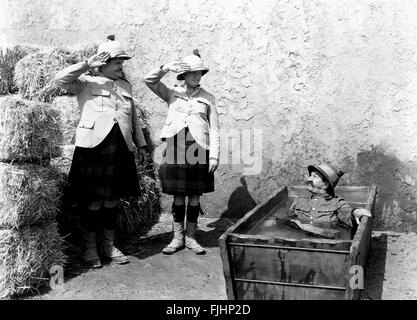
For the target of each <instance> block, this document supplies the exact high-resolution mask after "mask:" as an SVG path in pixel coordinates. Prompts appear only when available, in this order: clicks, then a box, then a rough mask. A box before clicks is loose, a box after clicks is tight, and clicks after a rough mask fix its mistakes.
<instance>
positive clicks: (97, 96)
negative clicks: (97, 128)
mask: <svg viewBox="0 0 417 320" xmlns="http://www.w3.org/2000/svg"><path fill="white" fill-rule="evenodd" d="M90 94H91V96H92V100H93V102H94V103H95V105H96V107H97V108H96V110H97V111H104V105H105V104H106V102H109V100H110V91H108V90H106V89H103V88H91V90H90Z"/></svg>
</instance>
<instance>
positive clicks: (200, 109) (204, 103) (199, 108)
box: [194, 98, 210, 115]
mask: <svg viewBox="0 0 417 320" xmlns="http://www.w3.org/2000/svg"><path fill="white" fill-rule="evenodd" d="M196 101H197V103H196V104H195V106H194V108H195V112H196V113H201V114H204V115H207V111H208V110H209V109H210V102H209V101H208V100H206V99H203V98H197V99H196Z"/></svg>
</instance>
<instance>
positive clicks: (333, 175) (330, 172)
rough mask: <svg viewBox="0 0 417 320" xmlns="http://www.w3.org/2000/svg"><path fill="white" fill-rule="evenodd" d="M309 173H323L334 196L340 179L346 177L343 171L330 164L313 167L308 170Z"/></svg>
mask: <svg viewBox="0 0 417 320" xmlns="http://www.w3.org/2000/svg"><path fill="white" fill-rule="evenodd" d="M307 170H308V173H309V174H311V171H313V170H316V171H318V172H320V173H321V175H322V176H323V178H324V179H326V181H327V182H328V183H329V185H330V189H329V190H328V191H329V192H330V193H333V194H334V188H336V185H337V183H338V182H339V178H340V177H341V176H343V175H344V172H343V171H340V170H337V169H336V168H335V167H333V166H331V165H329V164H320V165H317V166H315V165H311V166H308V168H307Z"/></svg>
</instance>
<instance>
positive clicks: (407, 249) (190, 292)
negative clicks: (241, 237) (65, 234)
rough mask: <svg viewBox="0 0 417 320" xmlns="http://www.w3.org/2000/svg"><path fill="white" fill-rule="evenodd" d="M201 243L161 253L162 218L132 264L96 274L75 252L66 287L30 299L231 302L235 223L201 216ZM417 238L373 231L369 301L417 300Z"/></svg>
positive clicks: (166, 227)
mask: <svg viewBox="0 0 417 320" xmlns="http://www.w3.org/2000/svg"><path fill="white" fill-rule="evenodd" d="M199 221H200V222H199V224H200V225H199V228H200V230H199V233H198V236H199V239H201V241H200V242H201V243H202V244H203V245H204V246H205V247H206V248H207V254H206V255H203V256H198V255H195V254H194V253H192V252H191V251H189V250H188V249H184V250H182V251H180V252H178V253H176V254H174V255H171V256H166V255H163V254H162V253H161V249H162V248H163V247H164V246H165V245H166V244H167V243H169V241H170V239H171V235H172V234H171V224H170V217H169V216H164V215H163V216H161V219H160V222H159V223H158V224H156V225H155V226H154V227H153V228H152V229H151V230H150V231H149V232H148V233H147V234H146V235H145V236H142V237H140V238H138V239H132V240H131V241H129V242H128V243H124V244H123V250H124V251H125V252H126V253H127V254H128V255H129V259H130V263H129V264H127V265H122V266H118V265H113V264H105V265H104V266H103V268H101V269H97V270H92V269H87V268H85V266H83V265H82V263H81V261H80V260H79V259H78V258H76V256H77V254H79V252H73V255H74V257H73V259H72V262H71V263H69V265H68V266H66V268H65V282H64V285H63V287H62V288H60V289H54V290H53V289H48V290H44V291H43V292H40V293H39V294H35V295H33V296H31V297H26V298H25V299H33V300H52V299H53V300H61V299H70V300H79V299H104V300H107V299H115V300H128V299H142V300H165V299H180V300H189V299H196V300H200V299H201V300H213V299H216V300H223V299H227V295H226V290H225V283H224V278H223V269H222V261H221V257H220V251H219V247H218V244H217V239H218V238H219V237H220V235H221V234H222V233H223V232H224V231H225V230H226V229H227V228H228V227H229V226H230V225H231V224H232V223H233V222H232V221H230V220H227V219H221V220H218V219H213V218H200V220H199ZM416 243H417V235H416V234H415V233H408V234H406V233H394V232H382V231H375V232H373V241H372V249H371V253H370V256H369V260H368V267H367V269H366V271H365V289H364V291H363V299H373V300H374V299H376V300H379V299H382V300H392V299H401V300H411V299H417V252H416Z"/></svg>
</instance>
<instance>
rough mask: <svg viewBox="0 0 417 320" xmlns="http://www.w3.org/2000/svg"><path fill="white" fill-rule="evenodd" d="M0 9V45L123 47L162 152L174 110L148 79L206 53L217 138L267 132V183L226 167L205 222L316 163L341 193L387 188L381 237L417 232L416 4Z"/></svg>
mask: <svg viewBox="0 0 417 320" xmlns="http://www.w3.org/2000/svg"><path fill="white" fill-rule="evenodd" d="M0 8H1V9H0V10H1V11H0V46H1V45H3V46H4V45H14V44H26V45H34V46H73V45H77V44H82V43H87V42H91V41H101V39H104V38H105V36H106V35H108V34H116V37H117V39H118V40H120V41H121V42H123V43H124V44H125V45H126V49H127V51H129V52H130V53H131V54H132V55H133V56H134V58H133V59H132V60H130V61H129V62H127V63H126V70H127V73H128V75H129V78H130V80H131V81H132V82H133V84H134V89H135V93H136V96H137V97H138V100H139V101H140V103H141V105H143V106H146V107H147V108H148V109H150V110H151V111H152V114H153V116H152V119H151V124H152V127H153V130H154V135H155V141H157V135H158V131H159V130H160V129H161V126H162V124H163V120H164V117H165V115H166V107H165V105H164V103H163V102H162V101H161V100H159V98H157V97H156V96H154V95H153V94H152V93H151V92H150V91H149V90H148V89H147V88H146V87H145V86H144V85H143V83H142V82H141V78H142V76H143V75H144V74H145V73H146V72H147V71H149V70H150V69H151V68H153V67H155V66H159V65H161V64H163V63H164V62H167V61H169V60H171V59H176V58H178V57H181V56H184V55H186V54H187V55H188V54H190V53H191V51H192V49H194V48H199V50H200V53H201V54H202V57H203V59H204V60H205V62H206V64H207V65H208V66H209V68H210V72H209V73H208V74H207V75H206V76H204V78H203V82H202V83H203V85H204V86H205V87H206V88H207V89H208V90H209V91H211V92H212V93H213V94H214V95H215V96H216V97H217V103H218V110H219V112H220V114H221V116H220V122H221V126H222V128H223V129H224V130H227V129H231V128H233V129H239V130H251V131H252V132H255V129H257V130H262V147H263V148H262V171H261V172H259V174H256V175H247V176H244V173H245V172H246V173H247V171H243V169H244V164H243V160H242V161H241V162H240V165H231V164H222V165H221V166H220V168H219V170H218V172H217V173H216V186H217V189H216V192H214V193H213V194H210V195H207V196H206V197H205V199H204V200H203V207H204V209H205V211H207V213H208V214H209V215H212V216H221V215H223V216H239V215H241V214H242V213H244V212H245V210H247V209H248V208H250V207H251V206H253V204H254V203H255V202H258V201H261V200H262V199H264V198H265V197H266V196H267V195H268V194H270V193H271V192H272V191H273V190H276V189H277V188H278V187H280V186H282V185H285V184H291V183H302V182H303V179H304V177H305V173H306V170H305V167H306V166H307V165H308V164H310V163H317V162H321V161H329V162H331V163H333V164H334V165H335V166H338V167H339V168H340V169H342V170H344V171H345V172H346V174H345V176H344V177H343V178H342V179H341V182H340V183H341V184H351V185H355V184H356V185H367V184H370V183H377V184H378V186H379V191H380V192H379V196H378V215H377V219H376V227H377V228H378V227H380V228H389V229H397V230H411V229H414V230H415V227H416V226H417V199H416V197H417V187H416V183H417V138H416V137H417V107H416V105H417V72H416V71H417V58H416V52H417V20H416V19H415V17H416V15H417V2H416V1H412V0H397V1H392V0H361V1H359V0H339V1H332V0H311V1H302V0H291V1H289V0H288V1H286V0H278V1H277V0H262V1H259V0H256V1H249V0H242V1H237V0H233V1H221V0H211V1H207V0H193V1H185V0H175V1H174V0H164V1H156V0H150V1H133V0H123V1H122V0H112V1H110V0H101V1H91V0H87V1H58V0H49V1H40V0H32V1H28V0H16V1H12V0H8V1H7V0H0ZM166 82H167V83H171V84H174V82H175V81H174V76H171V75H169V76H167V77H166ZM226 134H227V133H226ZM223 137H225V135H223ZM226 140H227V139H222V144H223V145H222V150H223V151H224V150H227V148H226V144H225V143H226ZM246 140H247V139H246ZM229 151H230V150H229ZM222 157H223V158H222V159H223V160H224V159H226V153H224V152H223V154H222ZM249 160H250V159H246V161H249ZM223 162H224V161H223ZM243 176H244V177H243ZM163 201H164V206H165V208H168V207H169V198H168V197H164V198H163Z"/></svg>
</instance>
